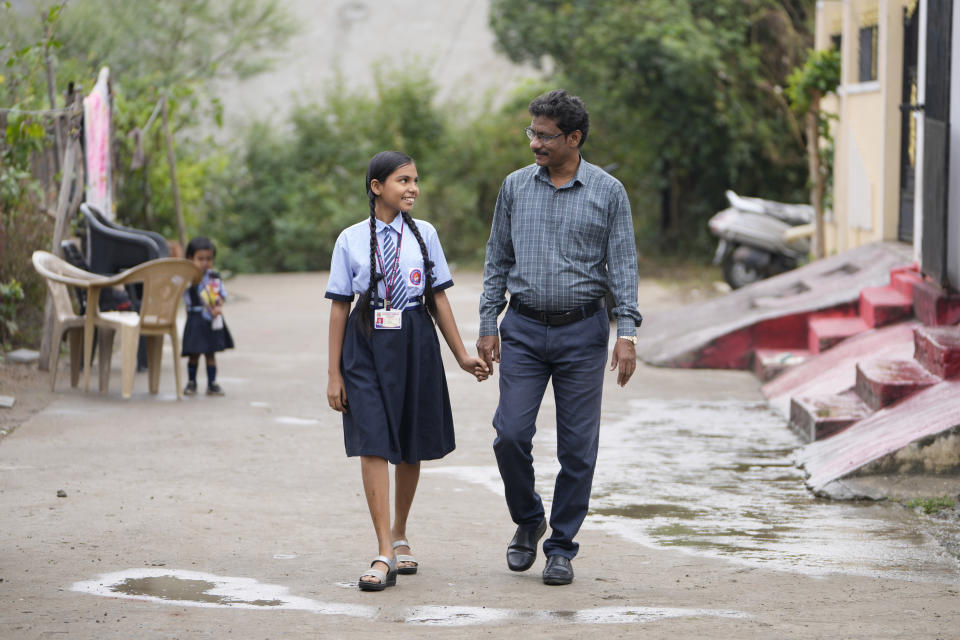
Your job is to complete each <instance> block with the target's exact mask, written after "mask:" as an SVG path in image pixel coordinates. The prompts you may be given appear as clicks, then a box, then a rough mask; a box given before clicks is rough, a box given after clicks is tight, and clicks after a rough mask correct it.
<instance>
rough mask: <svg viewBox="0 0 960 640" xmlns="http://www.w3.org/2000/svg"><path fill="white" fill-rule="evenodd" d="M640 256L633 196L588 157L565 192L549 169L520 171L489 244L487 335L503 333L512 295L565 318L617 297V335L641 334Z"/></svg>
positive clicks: (504, 196) (483, 311)
mask: <svg viewBox="0 0 960 640" xmlns="http://www.w3.org/2000/svg"><path fill="white" fill-rule="evenodd" d="M637 285H638V282H637V251H636V246H635V244H634V238H633V219H632V217H631V214H630V202H629V200H628V199H627V192H626V190H625V189H624V188H623V185H622V184H621V183H620V181H619V180H617V179H616V178H614V177H613V176H611V175H610V174H608V173H606V172H605V171H603V170H602V169H600V168H599V167H597V166H596V165H593V164H590V163H589V162H587V161H586V160H584V159H583V158H581V159H580V166H579V167H578V168H577V173H576V175H575V176H574V177H573V179H572V180H570V182H568V183H567V184H565V185H563V186H562V187H560V188H556V187H554V186H553V183H551V182H550V176H549V173H548V171H547V169H546V168H545V167H539V166H537V165H535V164H534V165H530V166H528V167H524V168H523V169H520V170H518V171H514V172H513V173H511V174H510V175H509V176H507V178H506V180H504V181H503V186H502V187H501V188H500V194H499V196H497V205H496V209H494V214H493V228H492V229H491V232H490V239H489V240H488V241H487V257H486V264H485V266H484V270H483V295H482V296H481V297H480V335H481V336H489V335H497V316H499V315H500V312H501V311H503V308H504V306H506V303H507V301H506V297H505V294H506V291H507V290H509V291H510V295H511V296H516V297H517V298H518V299H519V300H520V302H522V303H523V304H525V305H528V306H531V307H533V308H535V309H537V310H539V311H545V312H565V311H570V310H572V309H575V308H576V307H579V306H580V305H583V304H587V303H590V302H593V301H594V300H597V299H599V298H602V297H604V295H605V294H606V292H607V290H608V289H609V290H611V291H612V292H613V296H614V299H615V305H616V306H614V308H613V315H615V316H616V317H617V335H618V336H632V335H636V326H637V325H638V324H639V323H640V320H641V316H640V311H639V310H638V309H637Z"/></svg>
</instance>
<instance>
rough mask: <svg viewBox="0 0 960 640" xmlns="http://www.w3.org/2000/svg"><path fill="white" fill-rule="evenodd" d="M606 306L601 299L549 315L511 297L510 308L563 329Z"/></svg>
mask: <svg viewBox="0 0 960 640" xmlns="http://www.w3.org/2000/svg"><path fill="white" fill-rule="evenodd" d="M605 306H606V304H605V303H604V300H603V298H600V299H598V300H594V301H593V302H588V303H587V304H583V305H580V306H579V307H577V308H576V309H572V310H571V311H566V312H563V313H547V312H545V311H537V310H536V309H534V308H533V307H528V306H527V305H525V304H523V303H522V302H520V301H519V300H517V299H516V298H515V297H513V296H510V307H511V308H512V309H513V310H514V311H516V312H517V313H519V314H520V315H522V316H526V317H528V318H530V319H532V320H536V321H537V322H541V323H543V324H545V325H547V326H550V327H562V326H563V325H565V324H572V323H574V322H579V321H580V320H586V319H587V318H589V317H590V316H592V315H593V314H595V313H596V312H597V311H600V309H603V308H604V307H605Z"/></svg>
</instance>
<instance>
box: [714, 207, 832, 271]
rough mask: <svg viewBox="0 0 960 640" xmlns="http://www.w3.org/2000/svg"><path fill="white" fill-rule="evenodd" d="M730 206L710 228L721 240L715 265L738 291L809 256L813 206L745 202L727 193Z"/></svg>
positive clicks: (792, 266)
mask: <svg viewBox="0 0 960 640" xmlns="http://www.w3.org/2000/svg"><path fill="white" fill-rule="evenodd" d="M725 195H726V196H727V201H728V202H729V203H730V206H729V207H728V208H726V209H724V210H723V211H720V212H718V213H716V214H714V216H713V217H712V218H710V221H709V223H708V225H709V227H710V231H711V232H712V233H713V235H715V236H717V238H718V243H717V253H716V255H715V256H714V258H713V263H714V264H722V265H723V279H724V280H726V281H727V283H728V284H729V285H730V286H731V287H733V288H734V289H739V288H740V287H743V286H745V285H748V284H750V283H751V282H756V281H758V280H762V279H764V278H769V277H770V276H773V275H776V274H778V273H783V272H784V271H789V270H790V269H793V268H795V267H796V266H797V265H798V264H799V262H800V260H802V259H803V258H805V257H806V256H807V255H808V254H809V252H810V237H811V236H812V235H813V218H814V213H813V207H812V206H811V205H808V204H785V203H783V202H774V201H773V200H763V199H761V198H746V197H743V196H739V195H737V194H736V193H734V192H733V191H730V190H728V191H727V192H726V194H725Z"/></svg>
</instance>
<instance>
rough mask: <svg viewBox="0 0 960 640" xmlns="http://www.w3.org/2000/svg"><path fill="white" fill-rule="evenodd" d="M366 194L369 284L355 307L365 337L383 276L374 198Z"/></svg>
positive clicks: (370, 323)
mask: <svg viewBox="0 0 960 640" xmlns="http://www.w3.org/2000/svg"><path fill="white" fill-rule="evenodd" d="M368 193H369V194H370V284H369V285H368V286H367V290H366V291H364V292H363V293H362V294H360V297H359V298H358V299H357V306H356V307H355V309H356V311H357V316H356V318H357V321H358V322H360V323H361V325H360V329H361V330H362V331H363V332H364V333H365V334H366V335H370V331H371V329H370V327H371V325H372V324H373V323H372V321H371V318H370V304H371V302H372V303H373V304H376V303H377V302H378V300H377V297H378V296H377V283H378V282H380V280H382V279H383V274H382V273H378V272H377V220H376V215H375V203H376V197H375V196H374V195H373V192H372V191H370V192H368Z"/></svg>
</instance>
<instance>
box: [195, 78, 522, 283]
mask: <svg viewBox="0 0 960 640" xmlns="http://www.w3.org/2000/svg"><path fill="white" fill-rule="evenodd" d="M387 78H389V79H387ZM434 94H435V88H434V87H432V86H429V85H425V84H424V81H423V80H422V75H421V74H412V75H409V76H403V75H395V74H384V75H383V76H382V77H381V78H380V79H379V80H378V81H377V89H376V92H375V94H374V95H373V96H367V95H365V94H360V93H351V92H350V91H349V90H348V89H347V88H346V87H345V86H343V85H342V84H341V85H340V86H338V87H335V88H334V89H333V90H331V91H329V92H328V95H329V98H327V100H326V101H325V102H323V103H321V104H314V105H303V106H301V107H299V108H298V109H296V110H295V111H294V113H293V115H292V118H291V120H292V123H291V124H292V131H291V132H290V133H289V134H284V133H282V131H278V130H277V129H276V128H274V127H271V126H270V125H268V124H266V123H259V124H257V125H255V126H254V127H253V128H252V129H251V130H250V132H249V134H248V137H247V140H246V144H245V145H244V146H245V153H244V156H243V166H242V167H241V168H240V170H239V176H240V177H239V178H236V177H231V178H230V179H231V180H233V181H234V182H233V188H232V197H231V199H230V200H229V203H228V205H227V207H226V208H225V209H224V210H223V211H222V212H221V213H220V214H219V215H216V216H214V218H213V219H211V222H212V223H213V224H212V226H214V227H217V228H222V229H223V230H224V231H223V233H224V240H225V242H224V243H223V244H224V250H223V252H222V254H220V253H218V261H222V262H223V263H225V264H226V265H227V266H229V267H231V268H233V269H236V270H241V271H250V270H264V271H289V270H304V269H327V268H328V267H329V265H330V252H331V250H332V248H333V244H334V242H335V240H336V238H337V235H338V234H339V233H340V231H342V230H343V229H344V228H346V227H347V226H349V225H351V224H353V223H355V222H359V221H362V220H364V219H365V218H366V217H367V216H368V215H369V206H368V201H367V196H366V193H365V191H364V175H365V172H366V167H367V163H368V162H369V161H370V158H371V157H372V156H373V155H374V154H375V153H377V152H378V151H381V150H384V149H399V150H403V151H404V152H406V153H409V154H410V155H411V156H413V158H414V159H415V160H416V161H417V169H418V172H419V174H420V177H421V197H420V199H419V201H418V204H417V207H416V209H415V210H414V215H415V216H416V217H419V218H424V219H427V220H429V221H430V222H431V223H433V224H434V225H435V226H436V227H437V228H438V230H439V232H440V233H441V237H442V238H443V239H444V249H445V251H446V252H447V254H448V258H450V259H462V260H466V261H468V262H471V263H473V264H478V263H479V262H480V260H482V256H483V250H484V246H485V243H486V238H487V235H488V234H489V222H490V219H491V217H492V214H493V204H494V201H495V200H496V194H497V191H498V189H499V186H500V182H501V180H502V179H503V177H504V175H505V172H506V171H509V170H511V169H513V168H517V167H520V166H522V165H523V164H527V163H528V162H529V158H528V150H527V147H526V144H524V143H523V142H522V141H523V140H524V138H523V136H522V134H521V133H520V131H521V129H522V127H523V124H524V120H525V119H526V118H527V117H528V116H527V115H526V108H525V105H526V102H525V101H523V102H522V105H523V106H522V107H521V106H519V105H520V101H518V102H516V103H514V104H512V105H509V106H508V107H506V108H505V109H503V110H502V111H500V112H494V111H493V110H492V109H491V112H493V113H494V115H484V116H482V117H475V119H470V118H468V117H467V113H466V112H465V111H463V110H462V109H460V108H453V107H446V108H442V107H436V106H434V99H433V98H434ZM228 175H233V174H232V173H229V172H228Z"/></svg>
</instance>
